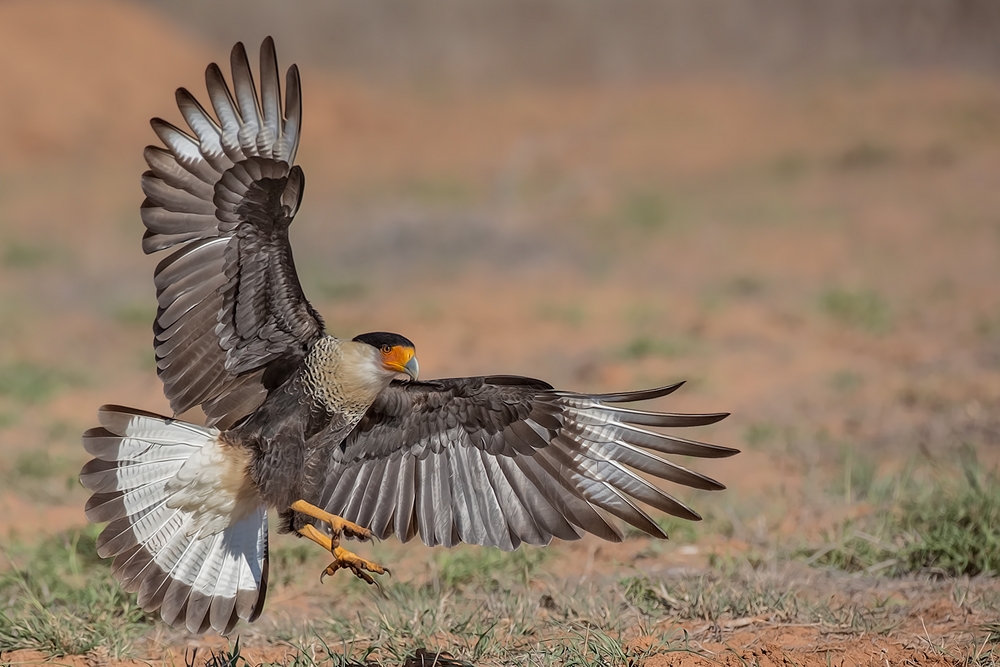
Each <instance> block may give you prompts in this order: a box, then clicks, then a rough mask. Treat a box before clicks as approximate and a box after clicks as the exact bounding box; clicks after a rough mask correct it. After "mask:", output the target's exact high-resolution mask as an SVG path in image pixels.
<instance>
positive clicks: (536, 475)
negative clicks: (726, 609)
mask: <svg viewBox="0 0 1000 667" xmlns="http://www.w3.org/2000/svg"><path fill="white" fill-rule="evenodd" d="M680 386H681V383H678V384H675V385H672V386H669V387H662V388H659V389H650V390H645V391H634V392H625V393H618V394H577V393H573V392H566V391H556V390H554V389H553V388H552V387H551V386H549V385H548V384H546V383H544V382H542V381H540V380H532V379H530V378H522V377H510V376H493V377H474V378H460V379H451V380H438V381H431V382H409V383H394V384H393V385H392V386H390V387H389V389H387V390H386V391H384V392H383V393H382V394H381V395H380V396H379V398H378V399H377V400H376V401H375V403H374V404H373V405H372V406H371V408H370V409H369V410H368V412H367V414H366V415H365V417H364V418H363V419H362V421H361V422H360V423H359V424H358V426H357V427H356V428H355V429H354V431H353V432H352V433H351V434H350V435H349V436H348V437H347V439H346V440H345V441H344V442H343V443H331V446H330V447H329V450H328V451H327V452H326V456H327V457H328V459H329V461H330V462H329V464H328V467H327V474H326V477H325V482H324V486H323V488H322V491H321V493H320V503H319V504H320V505H321V506H322V507H324V508H325V509H326V510H327V511H329V512H332V513H333V514H337V515H338V516H342V517H344V518H346V519H349V520H351V521H354V522H356V523H358V524H360V525H362V526H366V527H368V528H370V529H371V531H372V532H373V533H374V534H375V535H376V536H379V537H382V538H385V537H388V536H389V535H391V534H393V533H395V535H396V536H397V537H398V538H399V539H400V540H401V541H407V540H409V539H411V538H412V537H413V536H414V535H415V534H417V533H419V534H420V537H421V539H422V540H423V541H424V542H425V543H426V544H428V545H430V546H434V545H438V544H441V545H444V546H452V545H454V544H456V543H457V542H467V543H470V544H481V545H490V546H495V547H500V548H501V549H507V550H511V549H514V548H516V547H517V546H518V545H519V544H520V543H521V542H526V543H528V544H536V545H542V544H547V543H548V542H549V541H550V540H551V539H552V538H553V537H558V538H561V539H565V540H569V539H577V538H579V537H580V536H581V535H582V533H583V532H584V531H586V532H590V533H594V534H595V535H599V536H600V537H603V538H605V539H608V540H612V541H616V542H617V541H620V540H621V539H622V533H621V531H620V530H619V528H618V527H617V526H616V525H615V524H614V523H613V522H612V521H611V520H609V516H608V515H613V516H615V517H618V518H619V519H622V520H623V521H625V522H626V523H628V524H631V525H632V526H635V527H636V528H638V529H639V530H642V531H644V532H646V533H648V534H650V535H654V536H657V537H666V534H665V533H664V532H663V530H662V529H661V528H660V526H659V525H657V524H656V522H655V521H653V520H652V519H651V518H650V517H649V516H648V515H647V514H646V512H644V511H643V510H642V508H641V507H640V506H639V504H637V501H638V502H642V503H645V504H646V505H649V506H651V507H654V508H656V509H658V510H661V511H663V512H666V513H668V514H673V515H675V516H679V517H683V518H685V519H691V520H698V519H700V518H701V517H699V516H698V515H697V514H696V513H695V512H694V511H693V510H691V509H690V508H688V507H687V506H685V505H684V504H683V503H681V502H680V501H678V500H677V499H675V498H673V497H671V496H670V495H668V494H667V493H665V492H664V491H663V490H661V489H660V488H659V487H657V486H656V485H654V484H652V483H650V482H649V481H647V479H646V478H645V477H643V476H642V475H640V474H638V472H641V473H645V474H646V475H650V476H652V477H656V478H659V479H663V480H668V481H671V482H675V483H677V484H682V485H684V486H690V487H694V488H697V489H712V490H715V489H722V488H724V487H723V486H722V485H721V484H719V483H718V482H716V481H715V480H712V479H709V478H708V477H704V476H702V475H699V474H698V473H695V472H692V471H690V470H687V469H686V468H683V467H681V466H679V465H676V464H674V463H672V462H670V461H667V460H666V459H664V458H662V457H661V456H658V455H657V454H655V453H653V452H650V451H647V450H653V451H655V452H660V453H664V454H680V455H685V456H698V457H703V458H719V457H725V456H731V455H733V454H736V453H737V451H738V450H735V449H730V448H728V447H719V446H716V445H708V444H703V443H699V442H694V441H692V440H687V439H685V438H680V437H677V436H674V435H668V434H665V433H660V432H657V431H654V430H651V429H649V428H646V427H650V426H652V427H686V426H702V425H706V424H712V423H715V422H717V421H719V420H720V419H723V418H724V417H726V416H727V415H726V413H718V414H704V415H684V414H672V413H665V412H650V411H645V410H636V409H631V408H626V407H622V406H621V405H620V404H622V403H631V402H634V401H642V400H647V399H652V398H659V397H661V396H666V395H667V394H669V393H671V392H673V391H674V390H676V389H677V388H678V387H680ZM637 471H638V472H637Z"/></svg>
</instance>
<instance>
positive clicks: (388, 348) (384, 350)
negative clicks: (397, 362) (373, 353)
mask: <svg viewBox="0 0 1000 667" xmlns="http://www.w3.org/2000/svg"><path fill="white" fill-rule="evenodd" d="M390 352H392V347H391V346H389V345H383V346H382V354H389V353H390Z"/></svg>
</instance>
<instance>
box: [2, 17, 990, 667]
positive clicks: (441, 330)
mask: <svg viewBox="0 0 1000 667" xmlns="http://www.w3.org/2000/svg"><path fill="white" fill-rule="evenodd" d="M278 47H279V56H280V48H281V45H280V44H279V45H278ZM226 57H227V52H226V51H225V50H224V49H219V48H217V47H215V46H214V45H208V44H205V43H199V42H196V41H194V40H193V39H192V38H190V37H187V36H185V35H184V34H183V33H181V32H180V31H178V30H177V29H176V28H174V27H172V26H171V25H169V24H168V23H167V22H165V21H164V20H163V19H162V18H160V17H158V16H155V15H152V14H148V13H146V12H145V11H144V10H141V9H139V8H137V7H136V6H134V5H131V4H128V3H122V2H111V1H107V0H95V1H94V2H89V3H86V4H84V3H75V2H68V1H67V2H53V3H48V4H44V5H41V4H39V3H35V2H29V1H27V0H23V1H16V0H12V1H9V2H5V3H2V4H0V61H3V62H4V63H6V65H5V67H3V68H0V126H2V127H4V128H5V136H6V137H7V139H6V140H5V142H4V148H3V150H2V151H0V245H2V247H0V253H2V256H0V259H2V261H0V322H2V323H3V326H0V367H3V368H7V369H9V368H12V367H14V366H16V365H17V364H28V365H30V367H31V369H32V372H34V373H35V374H36V375H37V376H38V379H37V382H38V383H40V385H39V386H41V389H40V390H39V391H38V392H35V393H33V392H32V391H26V392H22V393H20V394H19V393H18V392H17V391H15V390H13V389H9V388H4V386H3V384H2V382H0V474H3V475H4V476H5V477H4V479H5V480H6V481H7V482H8V483H7V484H5V485H4V488H3V490H2V491H0V536H5V538H8V539H11V540H14V539H17V540H24V539H34V538H35V537H37V536H38V535H40V534H48V533H54V532H58V531H61V530H65V529H67V528H72V527H75V526H79V525H82V524H83V523H84V522H85V520H84V518H83V513H82V507H83V502H84V498H85V494H84V492H83V491H82V490H80V489H78V488H75V487H73V486H72V479H73V477H74V475H75V470H77V469H78V466H79V464H80V463H82V462H83V460H84V459H85V455H84V453H83V452H82V451H81V450H80V448H79V444H78V439H77V437H78V434H79V432H80V431H82V430H83V429H84V428H86V427H88V426H90V425H91V423H92V422H93V419H94V411H95V409H96V407H97V406H98V405H100V404H101V403H105V402H124V403H128V404H132V405H135V406H137V407H142V408H144V409H149V410H158V411H161V412H162V411H166V410H167V407H166V404H165V401H164V400H163V398H162V395H161V394H160V390H159V385H158V383H157V381H156V379H155V375H154V373H153V368H152V359H151V351H150V350H149V338H150V335H149V320H150V318H151V316H152V313H153V305H152V303H153V302H152V286H151V280H150V278H149V276H150V274H151V271H152V267H153V266H154V265H155V262H156V261H157V260H156V259H155V258H146V257H143V256H142V254H141V252H140V250H139V245H138V241H139V238H140V237H141V226H140V222H139V219H138V215H137V210H136V209H137V207H138V205H139V203H140V201H141V193H140V192H139V188H138V176H139V174H140V173H141V172H142V170H143V168H144V167H143V164H142V161H141V149H142V147H143V146H144V145H145V144H147V143H152V142H153V141H154V139H155V137H154V136H153V134H152V132H151V131H150V130H149V128H148V125H147V124H146V121H147V119H148V118H149V117H151V116H153V115H161V116H164V117H166V118H167V119H170V120H173V121H175V122H177V121H178V118H179V114H177V112H176V110H174V109H173V98H172V91H173V89H174V88H175V87H177V86H179V85H185V86H188V87H190V88H191V89H192V90H193V91H195V92H196V94H201V91H202V90H203V87H202V84H201V76H202V74H201V72H202V71H203V67H204V65H205V63H207V62H209V61H210V60H212V59H216V60H224V59H225V58H226ZM304 84H305V96H306V97H305V105H306V106H305V118H306V125H305V128H306V129H305V139H304V141H303V145H302V149H301V152H300V164H302V166H303V168H304V169H305V172H306V174H307V176H308V179H309V188H308V192H307V195H306V198H305V203H304V206H303V209H302V211H301V213H300V215H299V218H298V219H297V220H296V222H295V225H294V231H293V242H294V244H295V250H296V253H297V255H296V259H297V263H298V265H299V267H300V271H301V273H302V276H303V282H304V285H305V287H306V291H307V293H308V294H309V296H310V298H312V299H313V301H314V303H315V304H316V305H317V307H318V308H319V309H320V311H321V312H323V313H324V315H325V316H326V318H327V321H328V323H329V326H330V329H331V331H332V332H334V333H338V334H340V333H342V334H352V335H353V333H357V332H358V331H365V330H380V329H388V330H396V331H401V332H403V333H404V334H405V335H407V336H408V337H409V338H411V339H412V340H414V341H416V344H417V348H418V350H419V353H420V360H421V368H422V369H423V370H424V372H425V374H426V375H427V376H429V377H433V376H448V375H454V374H476V373H485V372H508V373H520V374H527V375H534V376H539V377H543V378H545V379H547V380H549V381H551V382H553V383H554V384H556V385H559V386H564V387H566V388H573V389H581V390H587V389H594V390H598V389H600V390H609V391H610V390H617V389H624V388H628V387H634V386H636V385H654V384H659V383H665V382H667V381H673V380H675V379H685V378H686V379H689V380H690V381H691V382H690V383H689V386H688V387H686V388H685V389H684V390H683V391H681V392H680V393H678V394H677V395H676V398H674V397H671V401H670V403H669V404H668V405H669V408H670V409H676V410H678V411H684V410H694V411H716V410H727V411H731V412H732V413H733V416H732V417H731V418H730V419H728V420H726V421H725V422H723V423H722V424H720V425H719V426H718V427H713V428H712V429H711V430H706V431H705V432H704V433H703V434H701V436H702V437H704V438H706V439H710V440H712V441H715V442H720V443H725V444H730V445H734V446H738V447H743V448H744V449H745V450H746V451H744V452H743V453H742V454H741V455H740V456H738V457H736V458H733V459H729V460H725V461H714V462H710V464H701V465H700V467H699V469H700V470H703V471H705V472H707V473H708V474H710V475H712V476H713V477H716V478H718V479H721V480H723V481H725V482H726V483H727V484H728V485H729V486H730V490H729V491H726V492H725V493H724V494H721V495H718V496H715V497H711V498H709V497H708V496H706V495H704V494H703V495H700V496H691V497H690V498H689V499H690V500H691V502H693V503H694V504H695V506H707V507H709V508H711V509H713V511H715V512H717V513H720V514H726V513H727V512H729V513H730V514H734V515H738V516H739V520H738V521H737V522H736V530H735V535H734V537H733V540H732V541H731V542H726V541H725V540H722V539H721V538H719V539H718V540H716V541H714V542H712V544H711V546H712V548H716V547H718V548H720V549H722V550H729V551H739V550H740V549H741V548H742V546H741V545H746V544H748V543H754V541H755V540H757V541H760V540H765V541H766V540H771V541H774V540H778V541H780V540H784V539H788V540H791V539H803V540H809V539H818V538H819V537H820V536H821V535H822V533H823V531H824V530H825V529H828V528H829V527H831V526H833V525H834V524H835V523H836V522H838V521H840V520H841V519H843V517H845V516H847V515H849V514H851V513H858V512H864V511H865V508H864V506H863V505H860V506H859V505H858V504H857V503H855V502H854V501H853V500H852V499H847V501H844V499H843V497H841V498H839V499H838V498H837V496H836V494H835V493H831V492H830V491H829V489H830V488H832V486H834V485H835V482H836V480H837V479H838V476H842V475H843V469H844V467H843V462H844V460H845V458H848V459H849V457H850V456H854V457H855V458H856V459H858V460H861V459H863V460H864V461H866V462H868V463H869V464H870V465H871V466H872V468H873V469H874V470H875V471H876V472H877V473H878V474H883V475H891V474H893V472H894V471H898V470H900V469H902V468H903V467H905V466H907V465H912V464H914V463H915V462H916V463H919V464H920V465H927V466H930V467H932V468H933V467H937V468H942V469H944V468H948V466H949V465H951V464H953V462H954V460H955V457H956V452H957V451H959V449H960V448H961V447H962V446H969V447H972V448H973V449H974V450H975V451H976V453H977V456H978V458H979V461H980V462H981V463H982V464H983V465H984V467H986V468H991V467H993V466H995V465H996V463H997V462H998V461H1000V438H998V428H1000V419H998V417H997V415H996V413H995V410H993V406H995V405H996V404H997V400H998V398H1000V290H998V289H997V278H998V275H997V267H998V265H1000V264H998V260H1000V236H998V231H1000V227H998V223H997V213H996V211H998V210H1000V188H997V178H998V176H997V175H998V174H1000V88H998V87H997V86H996V82H995V81H993V80H989V79H985V78H980V77H977V76H974V75H971V74H967V73H956V72H906V73H900V72H861V73H852V74H851V75H849V76H847V75H845V76H843V77H840V78H831V79H825V80H822V81H799V82H797V83H794V84H787V83H786V84H781V85H779V84H775V83H767V82H762V81H741V80H732V79H726V78H725V77H722V76H719V77H717V78H714V79H711V80H683V79H679V80H675V81H670V82H662V83H657V84H646V85H632V86H620V87H608V88H563V89H556V90H553V89H538V88H517V87H514V88H505V89H502V90H496V89H476V90H465V89H463V90H450V89H443V90H438V89H435V90H431V91H420V90H394V89H386V88H374V87H369V86H366V85H364V84H363V83H361V82H357V81H345V80H341V79H337V78H335V77H332V76H330V75H329V74H327V73H324V72H320V71H306V72H305V73H304ZM838 295H840V296H839V297H838ZM844 295H846V296H844ZM838 298H840V299H841V300H840V301H838ZM845 299H846V305H843V303H842V302H844V300H845ZM838 303H841V304H842V305H841V306H838V305H837V304H838ZM665 405H667V404H665ZM755 434H756V435H755ZM37 451H44V452H45V453H46V456H47V457H48V459H47V460H49V461H50V463H51V468H52V471H50V474H49V475H48V476H47V477H45V478H44V479H34V478H31V479H28V478H21V479H16V480H15V478H14V476H15V475H16V471H17V470H19V468H18V466H19V465H20V464H19V463H18V462H19V461H24V460H25V458H24V457H25V456H26V455H27V454H26V453H30V452H37ZM852 453H853V454H852ZM53 471H54V472H53ZM584 544H585V545H589V544H590V543H589V542H585V543H584ZM556 548H557V549H559V552H558V553H559V556H558V557H559V558H566V559H567V562H569V561H571V560H572V559H573V558H575V557H578V554H579V552H578V551H577V550H576V549H578V548H583V547H574V546H573V545H564V546H559V547H556ZM587 548H589V546H587ZM633 548H635V549H639V548H644V547H643V546H642V544H641V543H640V544H639V545H638V546H635V547H633ZM410 549H411V550H412V551H413V553H414V555H413V556H412V557H413V558H414V559H416V560H417V561H420V560H421V559H423V558H425V556H424V555H422V551H421V549H422V547H420V546H417V545H411V547H410ZM707 550H708V548H707V547H706V548H704V549H703V552H704V551H707ZM604 553H606V554H613V553H614V552H613V551H606V552H604ZM659 558H660V559H661V561H660V562H658V563H657V564H656V565H657V567H667V566H669V565H671V564H676V563H684V557H683V555H681V554H680V553H679V552H678V551H677V550H675V549H671V550H667V551H664V552H663V553H662V554H661V556H659ZM598 560H600V558H599V559H598ZM602 562H603V563H604V565H605V566H606V567H608V568H613V567H614V566H615V563H617V562H619V561H617V560H616V559H615V558H614V557H613V556H612V555H608V556H607V557H606V558H605V559H604V560H603V561H602ZM697 564H698V565H699V566H704V559H703V558H702V559H701V560H700V561H698V563H697ZM929 595H930V594H929ZM946 598H947V596H944V595H941V596H938V597H934V596H933V595H932V596H931V597H930V598H929V599H928V600H927V601H925V602H924V603H921V604H918V605H916V606H915V607H914V609H917V610H923V611H920V612H919V613H917V612H914V614H913V615H912V617H910V618H908V619H907V621H906V622H905V623H903V624H902V625H900V626H899V627H898V628H896V629H894V630H893V631H891V632H889V633H887V634H883V635H879V636H861V637H859V636H856V635H850V636H848V635H838V634H830V633H829V632H828V631H827V630H825V629H823V628H818V627H791V626H787V625H771V624H770V623H768V622H765V621H761V620H759V619H753V618H749V619H737V620H736V621H734V622H733V623H731V624H729V625H719V626H713V627H710V628H708V627H695V626H691V627H689V628H686V629H687V630H688V632H689V633H690V637H691V639H692V644H691V646H692V649H693V650H694V651H697V654H696V653H693V652H674V653H664V654H661V655H657V656H655V657H652V658H649V659H648V660H647V661H646V663H645V664H647V665H650V666H651V667H658V666H661V665H694V664H718V663H721V664H725V665H730V664H731V665H738V664H739V665H742V664H748V663H750V664H760V665H781V664H802V665H813V664H816V665H819V664H835V665H841V664H843V665H876V664H877V665H889V664H893V665H895V664H952V663H951V662H948V660H949V659H946V658H945V657H942V655H941V654H940V653H938V652H935V651H934V650H932V646H939V645H940V644H941V642H944V641H949V640H951V639H954V638H955V637H957V636H959V635H962V633H966V634H968V633H969V632H971V630H970V628H972V627H974V624H970V621H969V619H967V618H963V617H961V616H960V614H959V612H958V610H956V609H954V608H952V607H949V606H948V605H949V604H950V603H949V602H948V600H947V599H946ZM279 606H280V605H279ZM982 620H983V619H978V621H982ZM978 621H977V622H978ZM663 622H664V623H667V624H669V623H673V621H672V620H671V619H670V618H665V619H664V621H663ZM962 636H963V637H965V635H962ZM178 641H179V642H180V643H179V644H178V645H177V646H168V647H166V648H165V649H164V650H166V652H167V654H168V655H170V654H172V655H173V656H174V657H175V658H176V657H177V656H180V655H182V654H183V651H184V647H186V646H190V645H192V644H193V643H195V642H197V640H195V639H192V638H185V639H180V640H178ZM634 641H636V642H640V643H641V642H643V641H646V640H644V639H642V638H637V639H635V640H634ZM956 641H957V640H956ZM962 641H966V642H968V641H971V635H968V637H966V638H965V639H963V640H962ZM252 650H258V649H252ZM259 650H261V651H264V652H263V653H261V654H260V656H261V659H263V658H265V657H266V658H268V659H275V657H276V656H280V655H281V651H283V650H286V649H284V648H273V649H259ZM41 657H42V656H39V655H37V654H32V653H15V654H4V656H3V660H4V661H5V662H10V663H19V662H25V661H33V660H36V659H40V658H41ZM60 663H62V664H72V665H84V664H85V665H87V667H94V665H93V664H92V661H90V662H88V659H87V658H82V657H75V658H71V657H66V658H62V659H60Z"/></svg>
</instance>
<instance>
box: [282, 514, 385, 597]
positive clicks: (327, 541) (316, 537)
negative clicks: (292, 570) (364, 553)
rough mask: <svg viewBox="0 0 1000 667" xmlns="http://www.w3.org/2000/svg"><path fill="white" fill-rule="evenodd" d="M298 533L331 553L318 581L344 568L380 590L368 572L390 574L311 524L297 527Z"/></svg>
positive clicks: (321, 581)
mask: <svg viewBox="0 0 1000 667" xmlns="http://www.w3.org/2000/svg"><path fill="white" fill-rule="evenodd" d="M298 533H299V535H301V536H302V537H308V538H309V539H310V540H312V541H313V542H315V543H316V544H318V545H320V546H321V547H323V548H324V549H326V550H327V551H329V552H330V553H331V554H333V557H334V559H335V560H334V561H333V562H332V563H330V564H329V565H328V566H327V567H326V569H325V570H323V571H322V572H321V573H320V575H319V581H320V583H323V579H324V577H326V576H328V575H332V574H333V573H334V572H336V571H337V570H340V569H346V570H350V571H351V572H353V573H354V575H355V576H356V577H358V578H359V579H361V580H363V581H365V582H366V583H368V584H375V586H376V587H378V589H379V590H380V591H381V590H382V587H381V586H379V583H378V582H377V581H375V580H374V579H372V577H371V575H370V574H368V573H369V572H374V573H375V574H388V575H389V576H392V573H391V572H390V571H389V568H386V567H382V566H381V565H379V564H377V563H373V562H371V561H369V560H365V559H364V558H361V557H360V556H358V555H357V554H353V553H351V552H350V551H348V550H347V549H345V548H343V547H342V546H340V544H338V543H337V542H339V540H338V541H334V540H333V539H331V538H330V537H329V536H327V535H324V534H323V533H321V532H319V530H317V529H316V527H315V526H313V525H312V524H309V525H306V526H303V527H302V528H299V530H298Z"/></svg>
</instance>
